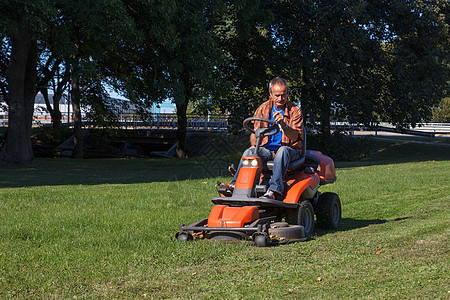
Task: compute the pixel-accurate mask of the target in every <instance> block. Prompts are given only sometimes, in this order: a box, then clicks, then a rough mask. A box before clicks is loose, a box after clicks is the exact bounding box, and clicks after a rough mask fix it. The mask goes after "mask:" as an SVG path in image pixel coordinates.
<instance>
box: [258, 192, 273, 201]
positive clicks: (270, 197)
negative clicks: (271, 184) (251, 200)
mask: <svg viewBox="0 0 450 300" xmlns="http://www.w3.org/2000/svg"><path fill="white" fill-rule="evenodd" d="M276 194H277V193H276V192H274V191H271V190H268V191H267V192H266V193H265V194H264V195H263V196H261V197H259V198H261V199H269V200H277V195H276Z"/></svg>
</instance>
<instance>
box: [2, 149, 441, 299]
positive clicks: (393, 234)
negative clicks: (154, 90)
mask: <svg viewBox="0 0 450 300" xmlns="http://www.w3.org/2000/svg"><path fill="white" fill-rule="evenodd" d="M377 145H378V149H377V151H376V153H374V155H373V156H372V157H370V158H369V159H367V160H365V161H360V162H338V163H337V166H338V169H337V175H338V181H337V182H336V183H335V184H332V185H329V186H325V187H323V188H322V192H323V191H334V192H336V193H338V194H339V195H340V197H341V201H342V210H343V222H342V230H339V231H336V232H327V231H317V232H316V234H315V236H314V237H313V238H312V239H311V240H309V241H307V242H303V243H295V244H289V245H284V246H279V247H270V248H256V247H252V246H249V245H248V244H246V243H231V244H224V243H215V242H211V241H196V242H194V243H178V242H176V241H175V238H174V234H175V233H176V232H177V230H178V229H179V225H180V224H181V223H184V224H189V223H191V222H194V221H196V220H198V219H201V218H205V217H207V216H208V213H209V210H210V209H211V207H212V203H211V202H210V201H209V200H210V198H211V197H212V196H214V194H215V190H214V184H215V182H216V181H217V180H226V179H227V177H225V175H224V174H221V173H220V172H219V169H218V166H219V165H220V164H216V162H217V159H216V160H214V159H210V157H207V156H202V157H199V158H193V159H188V160H181V161H180V160H170V159H166V160H156V159H142V160H141V159H139V160H138V159H136V160H83V161H77V160H42V159H39V160H37V161H36V163H35V164H34V165H32V166H30V167H21V166H17V167H8V168H6V167H2V168H1V169H0V170H1V174H0V298H10V297H14V298H57V299H59V298H77V299H79V298H82V299H90V298H125V297H127V298H144V297H147V298H162V299H167V298H170V299H173V298H181V299H189V298H192V299H213V298H220V299H223V298H226V299H264V298H272V299H280V298H282V299H300V298H308V299H338V298H359V299H386V298H388V299H418V298H421V299H423V298H426V299H448V298H449V297H450V293H449V292H450V284H449V282H450V269H449V262H450V255H449V254H450V253H449V248H450V247H449V246H450V240H449V236H450V235H449V228H450V210H449V200H450V196H449V195H450V157H449V154H448V153H449V150H450V147H448V146H437V145H420V144H411V143H406V142H405V143H397V142H396V143H390V142H377ZM233 155H234V154H233ZM233 155H230V158H227V159H226V160H232V159H233V157H234V156H233ZM226 162H227V161H221V164H225V163H226ZM208 168H209V170H207V169H208Z"/></svg>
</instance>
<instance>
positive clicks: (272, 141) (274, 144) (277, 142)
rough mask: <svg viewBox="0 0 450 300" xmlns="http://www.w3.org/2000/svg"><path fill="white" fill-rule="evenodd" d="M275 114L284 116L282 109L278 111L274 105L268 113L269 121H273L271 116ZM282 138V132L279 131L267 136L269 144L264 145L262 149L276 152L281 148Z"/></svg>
mask: <svg viewBox="0 0 450 300" xmlns="http://www.w3.org/2000/svg"><path fill="white" fill-rule="evenodd" d="M275 112H280V113H281V114H282V115H283V116H284V109H278V108H276V107H275V105H274V106H273V107H272V110H271V111H270V117H269V118H270V120H272V121H275V120H274V118H273V115H274V113H275ZM282 137H283V131H282V130H280V132H278V133H277V134H274V135H271V136H269V137H268V138H269V142H268V143H267V144H265V145H264V148H267V149H270V150H272V151H275V150H277V148H278V147H280V146H281V138H282Z"/></svg>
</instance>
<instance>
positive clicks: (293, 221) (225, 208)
mask: <svg viewBox="0 0 450 300" xmlns="http://www.w3.org/2000/svg"><path fill="white" fill-rule="evenodd" d="M254 121H260V122H266V123H268V126H267V127H265V128H258V129H256V130H255V129H253V128H252V127H250V126H249V125H250V123H251V122H254ZM243 125H244V128H245V129H246V130H247V131H249V132H251V133H253V134H255V137H256V145H255V148H254V152H253V153H254V155H252V156H246V157H243V158H242V163H243V164H242V167H241V169H240V171H239V174H238V177H237V180H236V184H235V186H234V189H232V191H230V190H229V189H227V188H222V187H220V186H221V185H220V182H219V183H218V184H216V189H217V191H218V193H219V196H218V197H213V198H212V199H211V201H212V202H213V203H214V204H216V205H215V206H213V208H212V210H211V212H210V214H209V217H208V218H207V219H202V220H200V221H197V222H195V223H193V224H191V225H188V226H185V225H184V224H182V225H181V227H180V231H179V232H177V233H176V235H175V236H176V238H177V240H178V241H191V240H194V239H198V238H205V239H212V240H219V241H232V240H248V241H253V243H254V245H255V246H257V247H266V246H272V245H280V244H285V243H292V242H298V241H305V240H307V239H308V238H309V237H311V236H312V235H313V233H314V215H316V218H317V225H318V227H320V228H322V229H328V230H336V229H338V228H339V226H340V223H341V202H340V199H339V196H338V195H337V194H335V193H330V192H326V193H323V194H322V193H320V192H319V191H318V189H319V187H320V186H321V185H325V184H329V183H333V182H335V181H336V175H335V169H334V162H333V160H332V159H331V158H330V157H328V156H326V155H324V154H322V153H321V152H319V151H313V150H308V151H307V150H306V134H305V135H304V136H305V137H304V139H303V148H302V149H303V153H302V156H301V157H300V158H299V159H297V160H295V161H292V162H291V163H290V164H289V168H288V172H287V174H286V176H285V187H286V188H285V192H284V194H283V197H284V198H283V199H282V200H271V199H265V198H259V197H260V196H262V195H264V193H265V192H266V191H267V189H268V183H269V180H270V177H271V174H272V169H273V161H267V162H263V161H262V160H261V158H260V157H259V156H258V154H257V153H258V149H259V147H260V144H261V141H262V139H263V138H264V137H266V136H270V135H274V134H277V133H278V132H279V131H280V127H279V125H278V124H277V123H276V122H274V121H271V120H268V119H264V118H256V117H252V118H248V119H246V120H245V121H244V124H243ZM233 172H235V170H234V168H231V173H232V175H234V174H233ZM283 220H284V221H283Z"/></svg>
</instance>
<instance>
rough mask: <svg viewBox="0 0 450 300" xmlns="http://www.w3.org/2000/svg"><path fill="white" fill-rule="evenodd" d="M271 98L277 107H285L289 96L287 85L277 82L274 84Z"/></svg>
mask: <svg viewBox="0 0 450 300" xmlns="http://www.w3.org/2000/svg"><path fill="white" fill-rule="evenodd" d="M269 98H270V100H272V101H273V102H274V103H275V107H276V108H278V109H280V108H284V105H285V104H286V101H287V98H288V91H287V86H285V85H283V84H275V85H274V86H272V91H271V94H270V96H269Z"/></svg>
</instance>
